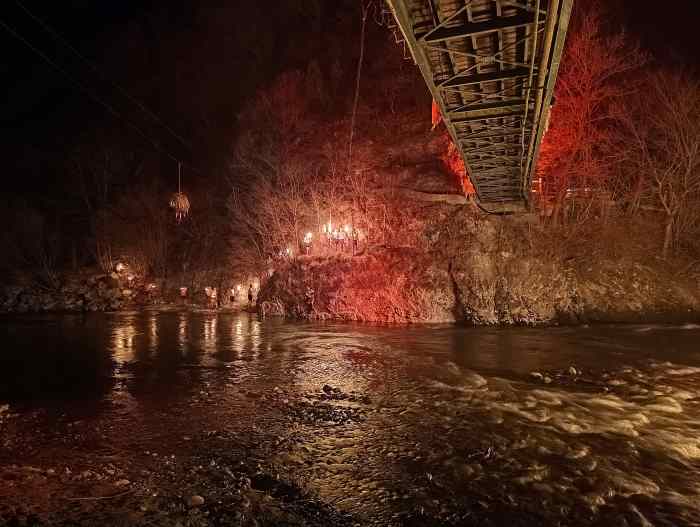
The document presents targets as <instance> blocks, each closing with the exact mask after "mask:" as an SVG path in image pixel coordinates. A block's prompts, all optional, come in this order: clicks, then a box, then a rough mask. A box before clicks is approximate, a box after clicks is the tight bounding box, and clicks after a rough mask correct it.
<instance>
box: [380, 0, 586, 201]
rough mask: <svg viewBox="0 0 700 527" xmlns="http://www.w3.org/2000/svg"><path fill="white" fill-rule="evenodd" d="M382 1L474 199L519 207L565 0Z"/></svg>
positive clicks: (557, 53) (559, 41) (567, 7)
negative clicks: (420, 77) (463, 168)
mask: <svg viewBox="0 0 700 527" xmlns="http://www.w3.org/2000/svg"><path fill="white" fill-rule="evenodd" d="M386 1H387V4H388V5H389V7H390V9H391V11H392V13H393V15H394V17H395V19H396V21H397V24H398V27H399V28H400V30H401V32H402V33H403V36H404V39H405V41H406V44H407V46H408V49H409V50H410V52H411V55H412V57H413V59H414V61H415V63H416V64H417V65H418V67H419V68H420V70H421V73H422V75H423V77H424V79H425V81H426V84H427V85H428V88H429V89H430V91H431V93H432V95H433V98H434V100H435V101H436V103H437V104H438V106H439V107H440V111H441V113H442V116H443V119H444V122H445V125H446V126H447V129H448V131H449V133H450V135H451V137H452V140H453V141H454V143H455V145H457V146H458V148H459V150H460V153H461V155H462V158H463V160H464V163H465V166H466V168H467V171H468V174H469V178H470V180H471V182H472V183H473V185H474V188H475V190H476V193H477V198H478V199H479V201H480V202H481V203H482V204H483V205H484V206H485V207H487V206H488V205H489V204H491V203H493V204H495V205H498V207H497V208H499V207H500V208H501V209H502V207H501V205H502V204H503V203H504V202H508V203H512V204H515V205H513V207H514V208H515V209H517V208H522V209H526V208H527V206H528V203H529V198H530V186H531V182H532V174H533V171H534V167H535V164H536V161H537V155H538V152H539V146H540V142H541V140H542V135H543V133H544V127H545V123H546V121H547V116H548V113H549V109H550V104H551V98H552V92H553V89H554V83H555V81H556V76H557V72H558V69H559V61H560V59H561V54H562V51H563V46H564V40H565V37H566V31H567V28H568V23H569V17H570V15H571V9H572V6H573V0H386ZM499 210H500V209H499Z"/></svg>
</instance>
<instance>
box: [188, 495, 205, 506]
mask: <svg viewBox="0 0 700 527" xmlns="http://www.w3.org/2000/svg"><path fill="white" fill-rule="evenodd" d="M187 505H189V506H190V507H201V506H202V505H204V498H203V497H202V496H200V495H198V494H195V495H193V496H190V497H189V498H188V499H187Z"/></svg>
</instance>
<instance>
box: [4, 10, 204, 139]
mask: <svg viewBox="0 0 700 527" xmlns="http://www.w3.org/2000/svg"><path fill="white" fill-rule="evenodd" d="M15 3H16V4H17V5H18V6H19V8H20V9H22V11H24V12H25V13H26V14H27V15H29V17H31V18H32V20H34V21H35V22H36V23H37V24H39V25H40V26H41V27H42V28H44V30H45V31H46V32H47V33H49V34H50V35H51V36H52V37H54V39H56V40H58V41H60V42H62V43H63V44H64V45H65V46H66V47H67V48H68V49H70V50H71V51H72V52H73V53H74V54H75V55H76V56H77V57H78V58H80V60H82V61H83V62H84V63H85V64H87V65H88V67H89V68H90V69H91V70H92V71H93V72H95V73H96V74H97V75H99V76H100V77H101V78H102V79H103V80H105V81H107V82H108V83H110V84H111V85H112V86H114V87H115V88H116V89H117V90H118V91H119V93H121V94H122V95H123V96H124V97H126V98H127V99H128V100H129V101H131V102H132V103H134V104H135V105H136V106H138V107H139V108H140V109H141V110H143V111H144V112H145V113H147V114H148V115H150V116H151V117H152V118H153V119H155V120H156V121H157V122H158V123H160V125H161V126H163V128H165V129H166V130H167V131H168V132H170V134H171V135H172V136H173V137H175V138H176V139H177V140H178V141H179V142H180V143H182V144H183V145H184V146H186V147H187V148H188V149H191V148H192V145H191V144H190V142H189V141H187V140H186V139H184V138H183V137H182V136H181V135H180V134H178V133H177V132H176V131H175V130H173V129H172V128H171V127H170V126H168V124H167V123H166V122H164V121H163V119H161V118H160V117H159V116H158V114H156V113H155V112H154V111H152V110H151V109H150V108H148V107H147V106H146V105H145V104H143V103H142V102H141V101H139V100H138V99H136V98H134V97H133V96H132V95H131V94H129V92H127V91H126V89H125V88H124V87H122V86H121V85H120V84H118V83H117V82H116V81H113V80H112V79H109V78H108V77H107V76H106V75H104V74H103V73H102V72H101V71H100V70H99V68H98V67H97V66H95V64H94V63H92V62H91V61H90V60H88V59H87V58H85V56H83V55H82V54H81V53H80V52H79V51H78V50H77V49H76V48H75V47H74V46H73V45H72V44H71V43H70V42H68V40H66V39H65V37H63V36H61V34H60V33H58V31H56V30H55V29H53V28H52V27H51V26H50V25H49V24H48V23H47V22H45V21H44V20H42V19H41V18H39V17H38V16H37V15H35V14H34V13H32V12H31V11H30V10H29V9H28V8H27V6H25V5H24V4H23V3H22V2H20V1H19V0H15Z"/></svg>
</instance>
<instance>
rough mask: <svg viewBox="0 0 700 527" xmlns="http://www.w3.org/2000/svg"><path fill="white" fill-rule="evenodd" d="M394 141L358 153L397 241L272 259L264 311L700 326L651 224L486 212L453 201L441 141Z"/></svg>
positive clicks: (696, 302) (415, 135) (693, 288)
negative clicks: (395, 223) (397, 227)
mask: <svg viewBox="0 0 700 527" xmlns="http://www.w3.org/2000/svg"><path fill="white" fill-rule="evenodd" d="M427 137H430V136H427ZM396 140H397V141H398V146H397V144H396V143H395V146H394V147H388V146H387V147H386V148H384V146H382V145H383V143H382V145H380V144H379V143H376V142H375V143H372V142H366V143H364V144H361V145H359V146H358V152H361V153H362V157H363V159H365V160H367V166H368V168H367V169H368V170H370V171H371V172H372V174H373V177H372V182H373V185H374V186H373V189H372V191H373V192H387V191H391V192H397V193H398V195H399V196H400V198H399V200H398V203H399V204H400V207H401V209H402V210H403V211H409V213H408V214H405V217H406V218H408V219H410V221H408V220H407V221H406V223H405V225H403V227H402V229H401V231H402V232H401V239H400V240H383V241H382V245H381V246H378V245H375V246H370V247H369V248H368V249H367V250H365V251H364V253H363V254H361V255H359V256H356V257H352V258H350V257H348V256H343V257H340V256H338V257H336V258H315V259H314V258H308V257H302V258H299V259H297V260H295V261H292V262H287V263H280V264H279V265H278V267H277V269H276V271H275V274H274V275H273V276H272V277H271V279H270V280H269V281H268V282H267V283H266V284H265V285H264V287H263V289H262V290H261V292H260V295H259V297H258V300H259V302H258V304H259V308H260V309H261V311H262V312H263V313H266V314H270V313H277V314H282V315H285V316H290V317H301V318H312V319H313V318H316V319H330V318H332V319H343V320H362V321H371V322H450V321H465V322H469V323H474V324H525V325H536V324H553V323H562V322H564V323H583V322H589V321H606V322H608V321H610V322H612V321H651V320H668V319H670V318H673V319H679V318H685V319H694V318H698V313H700V290H699V286H698V284H699V281H698V276H697V275H695V276H692V275H689V274H687V273H684V272H682V271H683V270H684V269H685V268H686V264H687V262H683V261H673V262H669V261H664V260H662V259H661V258H659V257H658V253H657V249H658V247H657V244H656V242H655V241H654V240H656V239H657V237H656V231H655V230H656V229H658V225H657V224H656V222H654V219H653V218H648V219H644V218H635V219H630V218H625V217H619V218H618V217H612V216H608V217H594V216H592V217H591V218H589V219H588V220H586V222H584V223H581V224H578V225H565V226H555V225H553V224H552V223H551V222H549V221H546V220H543V219H541V218H539V217H538V216H536V215H522V216H506V217H498V216H488V215H485V214H483V213H481V212H480V211H479V210H477V209H476V207H474V206H472V205H471V204H469V203H468V202H466V200H464V198H463V197H461V196H460V194H459V190H458V189H457V185H456V183H455V181H454V178H453V177H452V176H451V175H450V174H449V172H448V171H447V170H446V169H445V167H444V165H443V164H442V162H441V160H440V153H441V152H442V151H443V150H441V149H442V147H444V145H443V144H441V143H440V142H439V139H438V138H435V137H433V138H432V139H430V140H428V141H427V142H426V133H425V130H422V129H419V128H415V129H413V130H411V131H410V133H406V134H405V135H403V136H401V137H398V138H396ZM380 154H381V155H380ZM387 189H389V190H387ZM608 214H611V213H608ZM408 247H410V248H408Z"/></svg>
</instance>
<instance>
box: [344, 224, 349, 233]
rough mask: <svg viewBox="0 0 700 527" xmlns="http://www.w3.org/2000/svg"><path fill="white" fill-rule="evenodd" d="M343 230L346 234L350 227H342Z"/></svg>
mask: <svg viewBox="0 0 700 527" xmlns="http://www.w3.org/2000/svg"><path fill="white" fill-rule="evenodd" d="M343 230H344V231H345V232H346V233H347V232H350V225H346V226H345V227H343Z"/></svg>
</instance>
